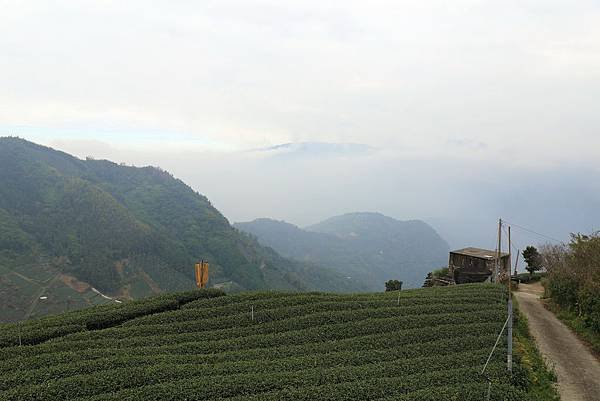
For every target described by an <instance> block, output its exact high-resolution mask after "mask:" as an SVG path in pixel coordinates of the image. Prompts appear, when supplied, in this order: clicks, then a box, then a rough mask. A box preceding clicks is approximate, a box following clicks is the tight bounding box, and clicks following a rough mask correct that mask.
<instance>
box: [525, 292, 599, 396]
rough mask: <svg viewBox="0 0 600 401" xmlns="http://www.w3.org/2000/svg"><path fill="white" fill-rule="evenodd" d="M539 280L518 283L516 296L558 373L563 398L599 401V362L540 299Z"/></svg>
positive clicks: (544, 352)
mask: <svg viewBox="0 0 600 401" xmlns="http://www.w3.org/2000/svg"><path fill="white" fill-rule="evenodd" d="M542 293H543V288H542V286H541V285H540V284H539V283H535V284H520V285H519V290H518V291H517V292H515V296H516V298H517V300H518V302H519V306H520V309H521V312H523V313H524V314H525V316H527V319H528V320H529V328H530V330H531V334H532V335H533V336H534V337H535V340H536V342H537V344H538V347H539V349H540V351H541V352H542V354H543V355H544V357H545V358H546V360H547V361H548V364H549V365H550V366H554V368H555V370H556V374H557V376H558V391H559V392H560V396H561V399H562V401H580V400H581V401H600V362H598V360H597V359H596V358H595V357H594V356H593V355H592V353H591V352H590V350H589V349H588V348H587V347H586V345H585V344H583V343H582V342H581V340H579V338H577V336H576V335H575V334H574V333H573V332H571V330H570V329H569V328H568V327H567V326H565V325H564V324H563V323H562V322H561V321H560V320H558V318H557V317H556V316H554V314H553V313H552V312H550V311H548V310H547V309H546V308H544V305H543V304H542V302H541V301H540V296H541V295H542Z"/></svg>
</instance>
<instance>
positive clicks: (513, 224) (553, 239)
mask: <svg viewBox="0 0 600 401" xmlns="http://www.w3.org/2000/svg"><path fill="white" fill-rule="evenodd" d="M503 221H504V222H505V223H507V224H509V225H511V226H513V227H517V228H520V229H521V230H523V231H527V232H529V233H531V234H535V235H539V236H540V237H543V238H546V239H549V240H551V241H554V242H558V243H562V242H563V241H561V240H559V239H556V238H553V237H550V236H548V235H544V234H542V233H539V232H537V231H534V230H531V229H529V228H526V227H523V226H520V225H518V224H515V223H511V222H508V221H506V220H503Z"/></svg>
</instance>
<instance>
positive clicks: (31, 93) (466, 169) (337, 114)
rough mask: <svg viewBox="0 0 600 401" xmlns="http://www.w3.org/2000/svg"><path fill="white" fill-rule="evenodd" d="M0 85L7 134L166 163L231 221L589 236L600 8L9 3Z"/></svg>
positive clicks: (1, 36)
mask: <svg viewBox="0 0 600 401" xmlns="http://www.w3.org/2000/svg"><path fill="white" fill-rule="evenodd" d="M0 88H1V90H0V135H16V136H20V137H23V138H26V139H29V140H32V141H35V142H38V143H42V144H45V145H49V146H53V147H55V148H58V149H61V150H64V151H67V152H69V153H73V154H75V155H77V156H79V157H85V156H93V157H97V158H108V159H110V160H113V161H116V162H124V163H127V164H135V165H158V166H161V167H162V168H165V169H167V170H169V171H171V172H172V173H173V174H175V175H176V176H177V177H179V178H181V179H182V180H184V181H185V182H186V183H188V184H189V185H190V186H192V187H193V188H194V189H196V190H197V191H199V192H201V193H203V194H204V195H206V196H207V197H208V198H209V199H211V201H212V202H213V204H214V205H215V206H216V207H217V208H218V209H219V210H221V211H222V212H223V213H224V214H225V216H226V217H228V218H229V219H230V220H231V221H243V220H249V219H253V218H257V217H265V216H266V217H274V218H277V219H283V220H286V221H289V222H292V223H294V224H298V225H301V226H303V225H308V224H311V223H315V222H317V221H319V220H320V219H323V218H326V217H329V216H332V215H336V214H340V213H345V212H352V211H363V210H364V211H379V212H382V213H385V214H388V215H390V216H392V217H396V218H399V219H412V218H418V219H424V220H426V221H428V222H429V223H431V224H432V225H434V227H436V229H438V230H439V231H440V232H441V233H442V234H443V236H444V237H445V238H446V239H447V240H448V242H450V243H451V245H456V246H459V245H467V244H468V245H478V246H484V245H486V244H487V243H488V242H491V243H490V246H491V245H492V243H493V238H494V235H495V234H494V225H495V224H496V221H497V219H498V218H499V217H505V218H506V219H507V220H513V221H514V220H517V221H515V223H517V224H520V225H523V226H526V227H531V228H534V229H536V231H540V232H543V233H545V234H547V235H549V236H552V237H558V238H559V239H565V238H567V237H568V233H569V232H571V231H591V230H594V229H600V212H599V211H598V210H600V184H598V183H599V182H600V181H599V178H600V163H599V162H598V160H600V113H599V112H598V110H599V106H598V104H600V3H599V2H598V1H597V0H594V1H586V0H582V1H572V0H571V1H566V0H565V1H563V0H540V1H532V0H519V1H516V0H507V1H502V2H499V1H476V0H455V1H439V0H432V1H419V0H410V1H401V0H393V1H383V0H372V1H368V2H365V1H354V0H345V1H328V2H324V1H314V0H301V1H299V0H298V1H296V0H289V1H281V0H278V1H275V0H244V1H242V0H218V1H208V0H205V1H202V2H198V1H147V0H146V1H137V0H129V1H126V2H124V1H109V0H103V1H86V0H77V1H47V0H46V1H34V0H32V1H27V2H23V1H16V0H15V1H13V0H0ZM281 145H285V146H281ZM523 241H524V242H525V241H534V239H533V238H531V239H526V238H523Z"/></svg>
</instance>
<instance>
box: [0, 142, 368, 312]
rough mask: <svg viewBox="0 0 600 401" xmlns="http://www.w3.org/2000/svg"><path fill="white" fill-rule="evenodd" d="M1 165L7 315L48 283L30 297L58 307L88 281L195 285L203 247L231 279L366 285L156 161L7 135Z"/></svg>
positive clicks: (219, 275) (219, 276) (257, 283)
mask: <svg viewBox="0 0 600 401" xmlns="http://www.w3.org/2000/svg"><path fill="white" fill-rule="evenodd" d="M0 172H1V174H0V300H1V301H0V302H1V303H2V305H0V306H1V310H2V311H3V312H2V313H1V314H0V320H14V319H18V318H22V317H23V316H24V315H25V314H27V313H28V311H27V309H28V306H29V305H30V304H31V303H32V302H37V301H36V299H37V298H39V296H42V295H43V296H46V297H47V298H46V299H45V301H46V302H39V303H40V304H41V305H42V306H39V307H38V306H36V308H34V309H36V310H37V309H39V310H43V309H44V308H47V309H49V311H56V310H63V309H65V308H71V307H80V306H83V305H85V304H90V303H95V302H96V301H95V298H96V297H95V296H94V294H96V293H95V292H94V293H93V294H92V293H90V290H91V288H92V287H94V288H96V289H98V290H99V291H101V292H103V293H105V294H108V295H111V296H119V297H123V298H130V297H131V298H137V297H140V296H144V295H148V294H150V293H155V292H160V291H163V290H184V289H190V288H192V287H193V285H194V281H193V279H194V278H193V269H192V266H193V263H194V262H195V261H196V260H198V259H205V260H208V261H209V262H210V266H211V268H210V273H211V280H210V285H211V286H219V287H224V288H227V289H233V290H238V289H247V290H250V289H265V288H276V289H288V290H307V289H318V290H332V291H351V290H357V289H359V287H358V286H356V285H355V284H354V283H353V282H352V280H348V279H346V278H343V277H342V276H340V275H339V274H337V273H334V272H332V271H328V270H327V269H322V268H320V267H317V266H314V265H310V264H306V263H300V262H297V261H291V260H287V259H285V258H282V257H281V256H279V255H278V254H277V253H276V252H274V251H273V250H271V249H268V248H264V247H262V246H260V245H259V244H258V243H257V242H256V240H255V239H253V238H251V237H250V236H248V235H245V234H242V233H240V232H239V231H237V230H236V229H234V228H233V227H231V225H230V224H229V222H228V221H227V219H226V218H225V217H224V216H223V215H222V214H221V213H220V212H219V211H218V210H217V209H215V208H214V207H213V206H212V205H211V204H210V202H209V201H208V199H207V198H206V197H204V196H202V195H200V194H198V193H197V192H195V191H194V190H192V189H191V188H190V187H189V186H187V185H186V184H184V183H183V182H182V181H180V180H178V179H176V178H174V177H173V176H172V175H170V174H169V173H167V172H165V171H162V170H160V169H158V168H155V167H143V168H138V167H130V166H124V165H117V164H115V163H112V162H109V161H105V160H91V159H88V160H80V159H78V158H75V157H72V156H70V155H68V154H66V153H63V152H58V151H55V150H53V149H50V148H47V147H43V146H39V145H36V144H34V143H31V142H27V141H25V140H22V139H19V138H0ZM82 297H83V298H85V299H82ZM92 299H94V300H92ZM44 305H45V306H44ZM29 312H30V313H33V314H34V315H35V314H36V312H35V310H30V311H29ZM45 312H46V311H43V312H40V313H45ZM38 314H39V313H38Z"/></svg>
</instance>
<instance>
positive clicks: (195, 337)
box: [0, 284, 528, 401]
mask: <svg viewBox="0 0 600 401" xmlns="http://www.w3.org/2000/svg"><path fill="white" fill-rule="evenodd" d="M505 319H506V290H505V289H504V288H502V287H500V286H494V285H479V284H477V285H463V286H453V287H443V288H442V287H438V288H431V289H419V290H410V291H403V292H401V293H400V294H398V293H376V294H359V295H357V294H355V295H341V294H337V295H334V294H326V293H281V292H255V293H242V294H238V295H227V296H223V294H222V293H219V292H218V291H214V290H213V291H194V292H190V293H184V294H173V295H168V296H162V297H159V298H150V299H148V300H144V301H137V302H128V303H125V304H123V305H120V306H110V307H109V306H101V307H96V308H91V309H88V310H85V311H82V312H71V313H68V314H63V315H59V316H55V317H49V318H45V319H42V320H39V321H29V322H25V323H22V326H19V324H12V325H0V399H2V400H7V401H10V400H15V401H16V400H19V401H28V400H41V399H43V400H48V401H52V400H64V399H69V400H88V401H91V400H96V401H100V400H119V401H127V400H131V401H138V400H148V401H151V400H157V401H158V400H161V401H162V400H229V401H242V400H243V401H250V400H253V401H254V400H256V401H258V400H261V401H269V400H273V401H285V400H290V401H291V400H294V401H299V400H306V401H308V400H310V401H325V400H327V401H337V400H346V401H350V400H358V401H366V400H390V401H391V400H405V401H408V400H414V401H416V400H420V401H426V400H430V401H433V400H477V401H480V400H483V399H485V394H486V391H487V382H486V378H485V377H484V376H483V375H481V374H480V372H481V369H482V367H483V365H484V363H485V361H486V359H487V357H488V354H489V352H490V350H491V349H492V347H493V345H494V342H495V340H496V336H497V333H498V332H499V331H500V329H501V328H502V326H503V323H504V321H505ZM19 333H21V335H22V336H23V337H22V338H21V341H22V342H26V343H27V344H32V345H23V346H18V345H16V344H18V341H19V340H18V337H19ZM505 360H506V345H505V343H504V342H501V343H500V345H499V348H498V349H497V350H496V352H495V354H494V356H493V357H492V359H491V362H490V365H489V366H488V368H487V371H486V373H487V375H488V376H489V378H490V379H491V380H492V387H491V399H492V400H524V399H526V394H525V393H526V391H527V387H528V379H527V377H526V373H525V371H524V369H523V367H522V366H521V364H520V361H519V358H518V357H517V363H516V366H515V368H514V374H513V376H512V377H511V376H510V375H509V374H508V373H507V372H506V365H505Z"/></svg>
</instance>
